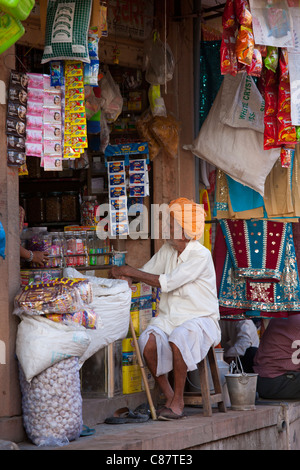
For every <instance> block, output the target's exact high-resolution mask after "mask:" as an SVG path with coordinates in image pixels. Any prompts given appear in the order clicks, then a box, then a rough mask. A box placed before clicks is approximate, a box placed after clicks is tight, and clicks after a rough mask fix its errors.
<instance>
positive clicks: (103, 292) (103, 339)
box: [64, 268, 132, 366]
mask: <svg viewBox="0 0 300 470" xmlns="http://www.w3.org/2000/svg"><path fill="white" fill-rule="evenodd" d="M64 276H65V277H68V278H80V277H81V278H83V277H84V278H88V279H89V280H90V282H91V283H92V286H93V295H94V300H93V302H92V303H91V304H89V306H90V307H91V308H92V309H93V310H94V311H95V312H96V314H97V315H98V316H99V317H100V318H101V320H102V328H101V330H87V335H88V336H89V338H90V341H91V342H90V345H89V347H88V348H87V350H86V351H85V352H84V354H83V355H82V356H81V357H80V358H79V364H80V365H81V366H82V365H83V363H84V362H85V361H86V360H87V359H88V358H89V357H91V356H92V355H93V354H95V353H96V352H97V351H99V350H100V349H102V348H104V347H105V346H107V345H108V344H110V343H113V342H114V341H117V340H119V339H123V338H126V335H127V333H128V328H129V320H130V306H131V295H132V291H131V289H130V287H129V286H128V282H127V281H124V280H121V279H106V278H99V277H96V276H84V275H83V274H82V273H79V272H78V271H76V269H74V268H66V269H64Z"/></svg>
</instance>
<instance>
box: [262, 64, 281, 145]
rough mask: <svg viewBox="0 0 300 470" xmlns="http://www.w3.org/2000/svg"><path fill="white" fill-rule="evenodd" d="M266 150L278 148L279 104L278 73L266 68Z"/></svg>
mask: <svg viewBox="0 0 300 470" xmlns="http://www.w3.org/2000/svg"><path fill="white" fill-rule="evenodd" d="M264 81H265V88H264V98H265V113H264V150H269V149H272V148H278V145H277V136H278V129H277V124H278V123H277V117H276V116H277V106H278V75H277V73H275V72H273V71H272V70H268V69H265V73H264Z"/></svg>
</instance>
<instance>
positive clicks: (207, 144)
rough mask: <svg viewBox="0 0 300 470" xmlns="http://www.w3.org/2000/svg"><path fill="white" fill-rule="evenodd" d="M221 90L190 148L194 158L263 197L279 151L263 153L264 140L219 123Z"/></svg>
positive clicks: (260, 136)
mask: <svg viewBox="0 0 300 470" xmlns="http://www.w3.org/2000/svg"><path fill="white" fill-rule="evenodd" d="M222 88H223V83H222V85H221V88H220V90H219V92H218V94H217V96H216V99H215V101H214V103H213V105H212V107H211V109H210V112H209V114H208V116H207V118H206V120H205V121H204V123H203V125H202V127H201V129H200V132H199V134H198V137H197V138H196V139H195V141H194V142H193V144H192V145H185V146H184V149H185V150H190V151H191V152H192V153H193V154H194V155H196V156H197V157H199V158H202V159H203V160H205V161H207V162H209V163H211V164H212V165H214V166H216V167H217V168H219V169H221V170H223V171H224V172H225V173H226V174H228V175H229V176H231V177H232V178H233V179H234V180H236V181H238V182H239V183H241V184H244V185H246V186H249V187H250V188H252V189H254V190H255V191H257V192H258V193H259V194H261V195H262V196H263V195H264V185H265V181H266V178H267V176H268V174H269V173H270V171H271V170H272V168H273V166H274V164H275V162H276V160H277V159H278V158H279V156H280V148H279V149H272V150H264V136H263V134H262V133H261V132H257V131H254V130H251V129H243V128H235V127H230V126H228V125H226V124H222V122H221V120H220V107H221V96H222Z"/></svg>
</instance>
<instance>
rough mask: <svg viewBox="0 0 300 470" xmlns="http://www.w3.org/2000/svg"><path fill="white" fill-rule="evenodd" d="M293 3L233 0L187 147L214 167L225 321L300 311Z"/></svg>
mask: <svg viewBox="0 0 300 470" xmlns="http://www.w3.org/2000/svg"><path fill="white" fill-rule="evenodd" d="M294 5H295V4H294V2H292V1H289V0H288V1H287V2H277V1H272V0H271V1H268V2H260V1H258V0H250V3H249V2H248V0H227V2H226V6H225V9H224V14H223V18H222V20H223V35H222V42H221V54H220V56H221V62H220V65H221V74H222V75H223V76H224V78H223V81H222V85H221V87H220V89H219V92H218V93H217V96H216V99H215V101H214V103H213V106H212V108H211V110H210V112H209V114H208V116H207V118H206V120H205V121H204V123H203V125H202V127H201V129H200V132H199V135H198V138H197V139H196V140H195V142H194V144H193V146H186V147H185V148H187V149H190V150H191V151H192V152H193V153H194V154H195V155H197V156H198V157H200V158H203V159H204V160H206V161H207V162H208V163H210V164H212V165H214V166H215V167H216V184H215V204H214V209H213V216H214V217H215V218H217V219H219V221H220V223H219V225H218V228H217V233H216V240H215V247H214V260H215V266H216V274H217V285H218V294H219V304H220V313H221V316H222V318H223V319H231V320H232V319H235V320H237V319H246V318H267V319H268V318H273V317H274V318H275V317H287V316H288V315H291V314H295V313H298V312H299V310H300V304H299V294H300V283H299V275H298V268H297V259H296V253H295V246H294V239H293V225H294V224H296V223H298V222H299V219H298V218H299V216H300V206H299V202H300V199H299V182H298V174H299V157H300V153H299V143H298V142H299V141H298V137H297V135H298V129H297V126H298V125H299V121H298V116H297V112H298V111H297V109H298V108H297V98H296V94H295V92H296V91H297V87H298V85H297V82H296V78H295V77H296V70H297V69H298V70H299V68H298V64H299V57H300V55H299V46H298V45H299V31H300V29H299V24H300V23H299V19H300V8H299V5H298V3H297V5H296V6H294ZM292 19H293V20H292ZM229 148H230V152H228V149H229Z"/></svg>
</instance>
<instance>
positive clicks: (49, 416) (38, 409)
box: [19, 357, 82, 446]
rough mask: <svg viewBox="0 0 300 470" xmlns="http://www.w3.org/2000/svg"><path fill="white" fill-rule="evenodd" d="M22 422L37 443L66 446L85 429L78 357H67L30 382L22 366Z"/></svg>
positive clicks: (32, 439)
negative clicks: (83, 425)
mask: <svg viewBox="0 0 300 470" xmlns="http://www.w3.org/2000/svg"><path fill="white" fill-rule="evenodd" d="M19 375H20V385H21V392H22V409H23V423H24V427H25V430H26V433H27V435H28V437H29V439H30V440H31V441H32V442H33V443H34V444H36V445H38V446H42V445H44V446H53V445H64V444H67V443H68V442H69V441H71V440H74V439H77V438H78V437H79V435H80V433H81V430H82V397H81V390H80V377H79V363H78V358H77V357H71V358H68V359H64V360H62V361H60V362H58V363H57V364H54V365H53V366H51V367H48V368H47V369H46V370H45V371H43V372H42V373H41V374H39V375H37V376H36V377H34V378H33V379H32V381H31V382H30V383H28V382H27V381H26V379H25V376H24V374H23V371H22V370H21V367H20V374H19Z"/></svg>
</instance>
